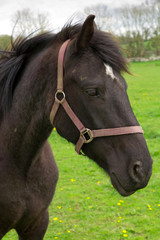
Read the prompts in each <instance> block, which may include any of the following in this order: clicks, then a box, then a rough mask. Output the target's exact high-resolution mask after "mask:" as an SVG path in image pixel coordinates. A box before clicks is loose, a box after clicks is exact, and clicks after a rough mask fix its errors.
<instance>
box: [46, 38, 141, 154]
mask: <svg viewBox="0 0 160 240" xmlns="http://www.w3.org/2000/svg"><path fill="white" fill-rule="evenodd" d="M69 42H70V39H69V40H67V41H65V42H64V43H63V44H62V46H61V48H60V50H59V54H58V72H57V75H58V77H57V91H56V93H55V101H54V104H53V106H52V110H51V113H50V121H51V123H52V124H53V122H54V118H55V115H56V113H57V111H58V108H59V106H60V105H62V106H63V108H64V110H65V111H66V113H67V114H68V116H69V117H70V119H71V120H72V122H73V123H74V125H75V126H76V127H77V128H78V130H79V132H80V136H79V139H78V141H77V143H76V146H75V150H76V152H77V153H78V154H81V152H80V150H81V148H82V146H83V144H87V143H90V142H91V141H92V140H93V139H94V138H97V137H104V136H119V135H127V134H134V133H141V134H143V130H142V128H141V126H129V127H120V128H107V129H99V130H90V129H88V128H86V127H85V126H84V125H83V123H82V122H81V121H80V120H79V118H78V117H77V116H76V115H75V113H74V112H73V110H72V109H71V107H70V106H69V104H68V102H67V100H66V97H65V93H64V91H63V61H64V55H65V51H66V48H67V45H68V43H69Z"/></svg>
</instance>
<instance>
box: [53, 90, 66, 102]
mask: <svg viewBox="0 0 160 240" xmlns="http://www.w3.org/2000/svg"><path fill="white" fill-rule="evenodd" d="M58 95H59V96H58ZM65 98H66V96H65V93H64V92H63V90H57V92H56V93H55V101H56V102H57V103H60V104H62V103H63V102H64V100H65Z"/></svg>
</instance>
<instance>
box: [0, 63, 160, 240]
mask: <svg viewBox="0 0 160 240" xmlns="http://www.w3.org/2000/svg"><path fill="white" fill-rule="evenodd" d="M130 70H131V72H132V73H133V76H132V75H125V78H126V81H127V84H128V95H129V98H130V102H131V105H132V108H133V110H134V113H135V114H136V116H137V119H138V121H139V123H140V125H141V126H142V127H143V129H144V135H145V138H146V141H147V144H148V147H149V150H150V153H151V156H152V158H153V160H154V164H153V174H152V177H151V179H150V182H149V184H148V186H147V187H146V188H144V189H142V190H139V191H137V192H136V193H135V194H133V195H132V196H130V197H127V198H124V197H122V196H120V195H119V194H118V193H117V192H116V190H114V188H113V187H112V185H111V183H110V179H109V177H108V176H107V175H106V174H105V173H104V171H103V170H102V169H100V168H99V167H98V166H97V165H96V164H95V163H94V162H93V161H91V160H89V159H88V158H86V157H83V156H78V155H77V154H76V152H75V151H74V146H73V145H72V144H70V143H68V142H66V140H65V139H62V138H60V137H59V136H58V134H57V133H56V131H53V132H52V134H51V136H50V139H49V141H50V144H51V146H52V149H53V153H54V156H55V159H56V162H57V164H58V167H59V174H60V175H59V181H58V184H57V188H56V193H55V196H54V199H53V201H52V203H51V205H50V208H49V210H50V223H49V227H48V230H47V233H46V235H45V238H44V239H45V240H54V239H58V240H123V239H128V240H146V239H148V240H160V226H159V224H160V61H155V62H147V63H132V64H130ZM3 239H4V240H16V239H17V235H16V233H15V231H14V230H11V231H10V232H9V233H8V234H7V235H6V236H5V237H4V238H3Z"/></svg>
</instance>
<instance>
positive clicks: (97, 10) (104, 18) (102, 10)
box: [84, 4, 112, 31]
mask: <svg viewBox="0 0 160 240" xmlns="http://www.w3.org/2000/svg"><path fill="white" fill-rule="evenodd" d="M84 13H85V14H87V15H89V14H94V15H96V19H95V22H96V25H97V28H98V29H100V30H104V31H111V25H112V15H111V12H110V11H109V9H108V6H107V5H105V4H97V5H93V6H90V7H86V8H85V9H84Z"/></svg>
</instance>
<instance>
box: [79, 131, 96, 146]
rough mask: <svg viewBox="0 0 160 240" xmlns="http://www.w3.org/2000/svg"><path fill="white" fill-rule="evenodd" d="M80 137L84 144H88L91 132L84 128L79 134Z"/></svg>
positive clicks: (90, 139) (91, 138)
mask: <svg viewBox="0 0 160 240" xmlns="http://www.w3.org/2000/svg"><path fill="white" fill-rule="evenodd" d="M80 135H81V137H82V138H83V140H84V143H90V142H91V141H92V140H93V137H92V132H91V130H90V129H88V128H86V129H85V130H84V131H82V132H80Z"/></svg>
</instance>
